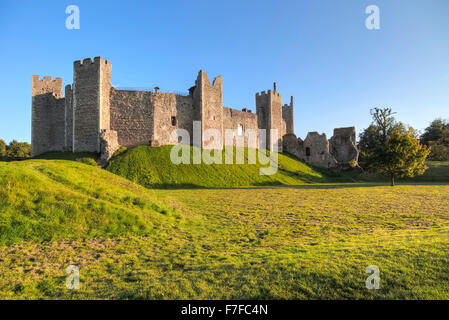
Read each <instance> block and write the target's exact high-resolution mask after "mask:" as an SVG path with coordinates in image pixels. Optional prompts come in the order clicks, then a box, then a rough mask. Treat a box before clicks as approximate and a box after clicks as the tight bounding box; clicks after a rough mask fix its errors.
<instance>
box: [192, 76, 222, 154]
mask: <svg viewBox="0 0 449 320" xmlns="http://www.w3.org/2000/svg"><path fill="white" fill-rule="evenodd" d="M195 85H196V88H195V91H197V96H196V99H194V101H195V102H196V103H199V106H195V108H198V107H199V110H200V113H201V126H202V130H201V131H202V139H201V141H202V147H203V148H205V149H222V148H223V141H222V139H221V141H213V140H210V139H208V138H207V137H206V136H205V135H204V132H205V131H206V130H208V129H216V130H218V132H219V133H220V134H221V137H223V79H222V77H221V76H219V77H216V78H215V79H214V81H213V83H212V84H211V83H210V81H209V77H208V76H207V74H206V72H204V71H203V70H200V72H199V73H198V77H197V79H196V82H195Z"/></svg>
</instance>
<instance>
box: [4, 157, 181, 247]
mask: <svg viewBox="0 0 449 320" xmlns="http://www.w3.org/2000/svg"><path fill="white" fill-rule="evenodd" d="M170 214H174V213H173V212H171V211H170V209H169V208H166V207H164V206H163V205H161V204H160V201H159V200H158V199H157V197H156V196H155V195H154V194H153V193H152V192H151V191H150V190H146V189H144V188H142V187H140V186H137V185H135V184H133V183H131V182H129V181H127V180H125V179H122V178H120V177H117V176H115V175H113V174H111V173H109V172H107V171H105V170H101V169H98V168H96V167H94V166H91V165H86V164H82V163H79V162H73V161H66V160H51V161H49V160H26V161H20V162H0V245H5V244H6V245H10V244H15V243H20V242H24V241H50V240H57V239H72V238H95V237H112V236H120V235H127V234H136V235H148V234H149V233H151V232H152V231H153V230H154V228H155V226H156V225H157V226H159V225H161V224H162V225H163V224H164V223H167V219H170V218H168V217H166V216H168V215H170Z"/></svg>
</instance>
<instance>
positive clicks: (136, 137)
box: [110, 88, 154, 148]
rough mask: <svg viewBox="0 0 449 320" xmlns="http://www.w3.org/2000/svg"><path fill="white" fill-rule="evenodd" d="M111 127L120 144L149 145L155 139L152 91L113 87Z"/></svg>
mask: <svg viewBox="0 0 449 320" xmlns="http://www.w3.org/2000/svg"><path fill="white" fill-rule="evenodd" d="M110 101H111V102H110V107H111V109H110V117H111V120H110V129H111V130H115V131H117V137H118V144H119V145H122V146H125V147H127V148H129V147H134V146H137V145H149V144H150V143H151V141H152V140H153V128H154V109H153V105H152V104H151V101H150V92H147V91H124V90H116V89H114V88H112V89H111V92H110Z"/></svg>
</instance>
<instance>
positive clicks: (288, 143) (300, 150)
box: [282, 133, 306, 160]
mask: <svg viewBox="0 0 449 320" xmlns="http://www.w3.org/2000/svg"><path fill="white" fill-rule="evenodd" d="M282 148H283V151H284V152H287V153H290V154H291V155H294V156H295V157H297V158H298V159H302V160H306V155H305V151H304V141H302V140H301V138H296V135H295V134H294V133H287V134H286V135H285V136H284V137H283V138H282Z"/></svg>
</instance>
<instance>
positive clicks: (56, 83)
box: [31, 75, 63, 98]
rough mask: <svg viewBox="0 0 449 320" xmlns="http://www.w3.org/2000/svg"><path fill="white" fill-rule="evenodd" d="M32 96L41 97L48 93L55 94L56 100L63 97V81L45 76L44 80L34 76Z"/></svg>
mask: <svg viewBox="0 0 449 320" xmlns="http://www.w3.org/2000/svg"><path fill="white" fill-rule="evenodd" d="M31 87H32V92H31V93H32V95H33V96H36V95H41V94H46V93H51V94H53V95H54V96H55V97H56V98H61V97H62V96H63V95H62V79H61V78H55V79H52V77H51V76H44V77H43V78H42V79H41V77H40V76H38V75H33V76H32V80H31Z"/></svg>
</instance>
